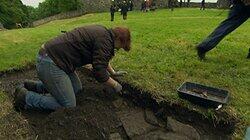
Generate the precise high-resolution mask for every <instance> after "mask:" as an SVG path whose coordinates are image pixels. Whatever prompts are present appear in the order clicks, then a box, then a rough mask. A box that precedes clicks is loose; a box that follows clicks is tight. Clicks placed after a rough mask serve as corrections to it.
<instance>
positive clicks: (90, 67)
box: [83, 64, 93, 71]
mask: <svg viewBox="0 0 250 140" xmlns="http://www.w3.org/2000/svg"><path fill="white" fill-rule="evenodd" d="M83 67H84V68H86V69H88V70H90V71H93V66H92V65H91V64H87V65H84V66H83Z"/></svg>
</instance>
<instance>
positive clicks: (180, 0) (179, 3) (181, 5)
mask: <svg viewBox="0 0 250 140" xmlns="http://www.w3.org/2000/svg"><path fill="white" fill-rule="evenodd" d="M179 4H180V8H181V7H182V0H180V3H179Z"/></svg>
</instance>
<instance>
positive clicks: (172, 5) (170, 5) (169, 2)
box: [168, 0, 174, 11]
mask: <svg viewBox="0 0 250 140" xmlns="http://www.w3.org/2000/svg"><path fill="white" fill-rule="evenodd" d="M168 8H169V9H171V11H174V0H168Z"/></svg>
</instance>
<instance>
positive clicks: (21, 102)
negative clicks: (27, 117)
mask: <svg viewBox="0 0 250 140" xmlns="http://www.w3.org/2000/svg"><path fill="white" fill-rule="evenodd" d="M27 92H28V90H27V89H25V88H24V87H22V86H18V87H17V88H16V90H15V92H14V94H13V95H14V107H15V109H16V111H21V110H25V106H26V100H25V98H26V94H27Z"/></svg>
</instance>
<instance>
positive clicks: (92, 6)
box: [32, 0, 110, 27]
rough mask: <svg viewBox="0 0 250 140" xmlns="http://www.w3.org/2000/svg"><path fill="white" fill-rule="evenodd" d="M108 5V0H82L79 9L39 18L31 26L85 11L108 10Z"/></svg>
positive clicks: (73, 15)
mask: <svg viewBox="0 0 250 140" xmlns="http://www.w3.org/2000/svg"><path fill="white" fill-rule="evenodd" d="M109 7H110V0H82V6H81V8H80V9H79V10H77V11H70V12H66V13H61V14H57V15H54V16H50V17H47V18H44V19H41V20H37V21H34V22H33V23H32V26H33V27H36V26H39V25H42V24H45V23H48V22H50V21H53V20H58V19H66V18H73V17H78V16H81V15H84V14H87V13H93V12H105V11H109Z"/></svg>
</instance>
